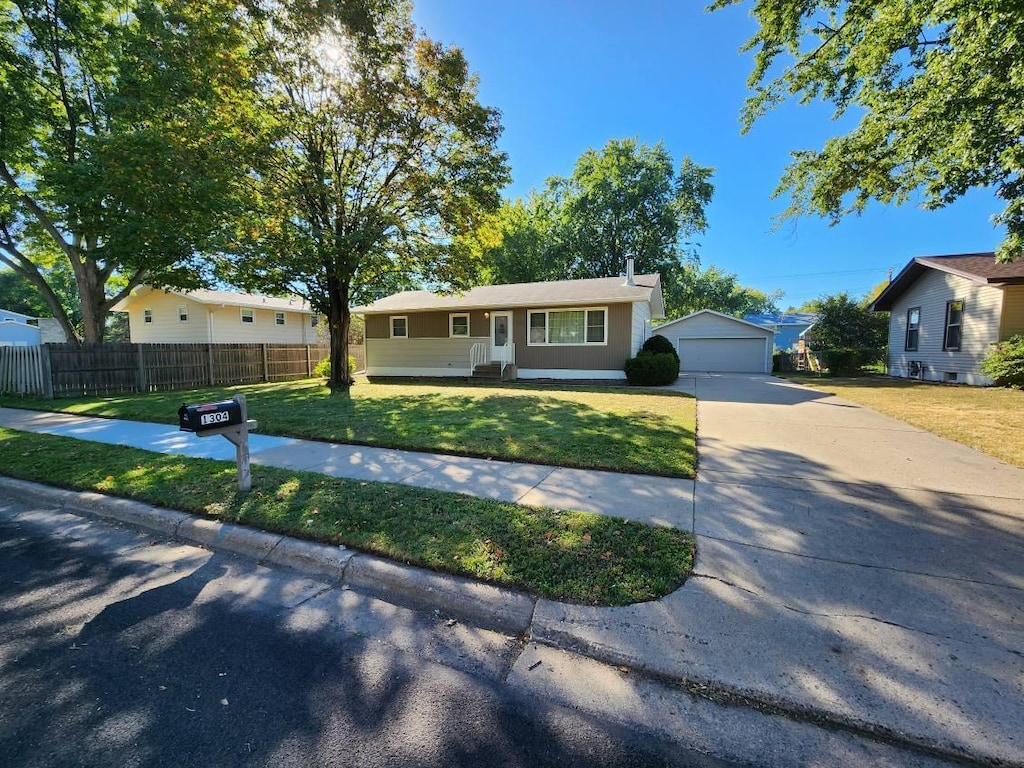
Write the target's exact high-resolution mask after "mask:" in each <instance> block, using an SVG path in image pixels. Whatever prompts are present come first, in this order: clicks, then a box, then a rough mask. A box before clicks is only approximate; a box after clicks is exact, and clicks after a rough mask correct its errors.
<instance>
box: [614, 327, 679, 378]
mask: <svg viewBox="0 0 1024 768" xmlns="http://www.w3.org/2000/svg"><path fill="white" fill-rule="evenodd" d="M651 338H654V337H653V336H652V337H651ZM625 370H626V380H627V381H629V383H630V384H632V385H634V386H641V387H651V386H662V385H664V384H671V383H672V382H673V381H675V380H676V379H677V378H679V357H678V356H677V355H670V354H668V353H667V352H644V351H643V350H641V351H640V353H639V354H637V356H636V357H631V358H630V359H629V360H627V361H626V369H625Z"/></svg>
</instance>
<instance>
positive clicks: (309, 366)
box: [306, 344, 313, 379]
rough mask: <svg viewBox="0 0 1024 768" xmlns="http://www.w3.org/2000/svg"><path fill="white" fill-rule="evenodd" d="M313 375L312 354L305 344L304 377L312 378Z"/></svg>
mask: <svg viewBox="0 0 1024 768" xmlns="http://www.w3.org/2000/svg"><path fill="white" fill-rule="evenodd" d="M312 376H313V354H312V352H311V351H310V346H309V344H307V345H306V378H307V379H309V378H312Z"/></svg>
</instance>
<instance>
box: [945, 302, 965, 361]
mask: <svg viewBox="0 0 1024 768" xmlns="http://www.w3.org/2000/svg"><path fill="white" fill-rule="evenodd" d="M963 326H964V302H963V300H961V299H958V300H956V301H947V302H946V333H945V336H944V337H943V340H942V348H943V349H946V350H951V351H954V352H955V351H956V350H958V349H960V337H961V336H962V335H963Z"/></svg>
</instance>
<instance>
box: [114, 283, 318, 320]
mask: <svg viewBox="0 0 1024 768" xmlns="http://www.w3.org/2000/svg"><path fill="white" fill-rule="evenodd" d="M155 291H159V292H161V293H166V294H168V295H170V296H181V297H182V298H185V299H189V300H191V301H195V302H197V303H199V304H207V305H211V306H214V305H215V306H232V307H246V308H249V307H252V308H254V309H273V310H287V311H289V312H298V313H300V314H307V315H313V314H316V312H314V311H313V309H312V308H311V307H310V306H309V304H308V303H307V302H306V300H305V299H303V298H302V297H300V296H288V297H284V298H281V297H277V296H260V295H259V294H255V293H233V292H231V291H206V290H199V291H174V290H167V291H160V289H158V288H152V287H150V286H142V289H141V290H138V292H133V293H132V295H131V296H129V297H127V298H124V299H121V301H119V302H118V303H117V304H115V305H114V306H113V307H112V309H113V311H114V312H127V311H128V304H129V303H134V302H135V301H137V300H139V299H141V298H143V297H144V296H146V295H147V294H149V293H151V292H155Z"/></svg>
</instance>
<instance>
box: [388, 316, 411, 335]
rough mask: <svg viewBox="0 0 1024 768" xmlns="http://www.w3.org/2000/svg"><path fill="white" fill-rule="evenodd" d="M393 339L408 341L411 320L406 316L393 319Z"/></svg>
mask: <svg viewBox="0 0 1024 768" xmlns="http://www.w3.org/2000/svg"><path fill="white" fill-rule="evenodd" d="M391 338H393V339H407V338H409V318H408V317H406V316H405V315H401V316H395V317H392V318H391Z"/></svg>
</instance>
